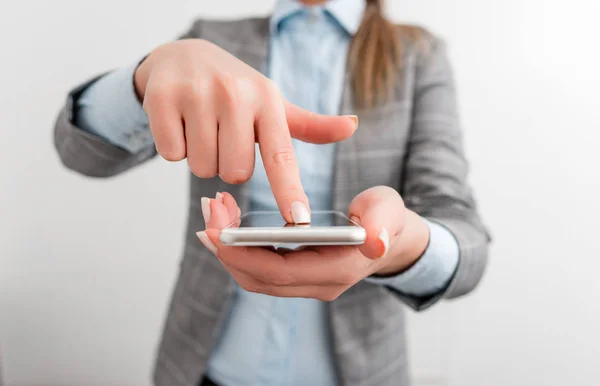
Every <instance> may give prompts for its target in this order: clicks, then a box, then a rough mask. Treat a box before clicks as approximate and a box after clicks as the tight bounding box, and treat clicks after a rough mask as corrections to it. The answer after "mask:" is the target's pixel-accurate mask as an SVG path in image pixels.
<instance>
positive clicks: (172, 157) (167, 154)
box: [156, 149, 185, 162]
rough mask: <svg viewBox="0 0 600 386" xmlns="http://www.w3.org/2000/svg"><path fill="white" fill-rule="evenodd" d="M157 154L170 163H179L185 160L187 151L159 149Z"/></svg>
mask: <svg viewBox="0 0 600 386" xmlns="http://www.w3.org/2000/svg"><path fill="white" fill-rule="evenodd" d="M156 152H157V153H158V154H159V155H160V156H161V157H162V158H164V159H165V160H166V161H169V162H178V161H181V160H182V159H184V158H185V149H157V150H156Z"/></svg>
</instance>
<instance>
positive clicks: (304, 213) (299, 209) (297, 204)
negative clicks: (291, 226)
mask: <svg viewBox="0 0 600 386" xmlns="http://www.w3.org/2000/svg"><path fill="white" fill-rule="evenodd" d="M292 219H293V220H294V222H295V223H296V224H308V223H310V212H309V211H308V208H307V207H306V204H305V203H303V202H302V201H294V202H292Z"/></svg>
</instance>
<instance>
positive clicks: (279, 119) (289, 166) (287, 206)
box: [256, 90, 310, 223]
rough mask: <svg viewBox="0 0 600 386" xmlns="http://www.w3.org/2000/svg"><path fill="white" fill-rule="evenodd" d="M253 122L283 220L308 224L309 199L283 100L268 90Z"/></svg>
mask: <svg viewBox="0 0 600 386" xmlns="http://www.w3.org/2000/svg"><path fill="white" fill-rule="evenodd" d="M269 92H270V93H271V96H270V97H269V98H267V102H268V103H265V104H264V105H263V106H262V107H261V109H260V112H259V115H258V116H257V119H256V137H257V141H258V145H259V148H260V154H261V158H262V161H263V164H264V166H265V171H266V172H267V177H268V179H269V184H270V185H271V190H272V191H273V196H274V197H275V201H277V206H278V207H279V211H280V212H281V215H282V216H283V218H284V219H285V220H286V221H287V222H289V223H309V222H310V210H309V205H308V197H307V196H306V193H304V188H303V187H302V182H301V181H300V171H299V168H298V161H297V160H296V154H295V151H294V147H293V145H292V137H291V135H290V130H289V128H288V125H287V120H286V116H285V107H284V102H283V98H281V97H280V96H279V95H278V92H277V91H276V90H275V91H269Z"/></svg>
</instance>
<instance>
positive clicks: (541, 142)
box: [0, 0, 600, 386]
mask: <svg viewBox="0 0 600 386" xmlns="http://www.w3.org/2000/svg"><path fill="white" fill-rule="evenodd" d="M388 3H389V7H388V8H389V10H390V12H391V15H392V16H393V18H394V19H395V20H398V21H412V22H417V23H419V24H423V25H426V26H428V27H429V28H430V29H432V30H433V31H435V32H436V33H437V34H439V35H441V36H443V37H444V38H445V39H446V40H447V42H448V43H449V47H450V54H451V59H452V62H453V63H454V66H455V69H456V74H457V83H458V86H459V93H460V107H461V112H462V117H463V123H464V129H465V132H466V145H467V151H468V155H469V158H470V160H471V162H472V165H473V166H472V174H471V181H472V183H473V185H474V187H475V189H476V193H477V196H478V198H479V201H480V205H481V209H482V212H483V214H484V216H485V219H486V221H487V223H488V224H489V226H490V228H491V229H492V231H493V235H494V238H495V242H494V244H493V248H492V253H491V261H490V264H489V269H488V271H487V275H486V276H485V279H484V281H483V283H482V285H481V286H480V287H479V290H478V291H477V292H476V293H475V294H473V295H472V296H469V297H467V298H465V299H462V300H461V301H458V302H449V303H445V304H443V305H441V306H439V307H437V308H435V309H433V310H431V311H428V312H426V313H424V314H420V315H410V324H411V328H410V331H409V334H410V337H411V352H412V354H413V373H414V375H415V379H416V380H417V381H418V384H419V385H448V386H449V385H452V386H506V385H510V386H513V385H514V386H520V385H534V386H537V385H573V386H582V385H597V384H599V382H600V380H599V378H600V280H598V271H599V270H600V243H599V242H598V225H597V224H598V223H597V218H598V216H599V214H600V204H599V197H600V182H599V180H600V179H599V177H600V173H599V172H598V169H597V168H598V166H599V165H600V156H599V155H598V154H599V152H600V150H599V148H600V134H599V133H600V101H599V97H600V75H599V73H600V51H599V46H598V44H597V37H598V36H600V23H598V18H599V17H600V5H599V4H600V3H598V2H597V1H591V0H588V1H585V0H571V1H568V2H558V1H550V0H546V1H542V0H538V1H536V0H503V1H489V0H488V1H482V0H394V1H390V2H388ZM392 3H393V4H392ZM272 5H273V1H272V0H271V1H269V0H261V1H258V0H256V1H242V0H239V1H234V0H220V1H208V0H205V1H200V0H195V1H194V0H187V1H185V0H177V1H175V0H171V1H136V0H102V1H78V0H54V1H41V0H38V1H35V0H30V1H11V2H9V1H5V0H2V1H1V2H0V132H1V136H0V349H1V351H2V362H3V367H4V373H5V378H6V381H7V382H8V384H9V385H11V386H12V385H15V386H25V385H27V386H29V385H31V386H34V385H40V386H41V385H44V386H50V385H60V386H75V385H109V386H113V385H115V386H116V385H144V384H148V383H149V372H150V367H151V363H152V359H153V355H154V350H155V345H156V343H157V341H158V337H159V333H160V330H161V327H162V320H163V317H164V311H165V308H166V305H167V301H168V297H169V295H170V290H171V287H172V285H173V282H174V275H175V272H176V267H177V263H178V258H179V252H180V251H181V246H182V241H183V237H182V234H183V226H184V223H185V209H186V198H187V190H186V189H187V178H186V170H185V166H184V165H172V164H168V163H166V162H162V161H160V160H155V161H153V162H151V163H149V164H147V165H145V166H143V167H141V168H139V169H137V170H135V171H133V172H130V173H127V174H125V175H123V176H121V177H118V178H115V179H112V180H92V179H86V178H83V177H80V176H77V175H75V174H73V173H71V172H68V171H66V170H65V169H63V168H62V167H61V166H60V164H59V161H58V159H57V156H56V154H55V152H54V149H53V146H52V133H51V127H52V123H53V119H54V117H55V115H56V113H57V111H58V109H59V107H60V106H61V104H62V103H63V101H64V97H65V94H66V92H67V91H68V89H69V88H70V87H72V86H74V85H75V84H76V83H78V82H80V81H83V80H84V79H86V78H87V77H89V76H90V75H93V74H95V73H98V72H101V71H105V70H107V69H110V68H114V67H118V66H121V65H124V64H130V63H133V62H134V61H135V60H137V59H138V58H140V57H141V56H142V55H144V54H145V53H146V52H147V51H148V50H150V49H151V48H152V47H154V46H155V45H157V44H159V43H161V42H164V41H167V40H169V39H171V38H173V37H175V36H176V35H178V34H179V33H180V32H182V31H183V30H184V29H185V27H186V26H187V25H188V23H189V22H190V21H191V19H192V18H194V17H195V16H198V15H203V16H215V17H216V16H218V17H228V18H232V17H237V16H245V15H250V14H265V13H267V12H268V10H269V9H271V7H272Z"/></svg>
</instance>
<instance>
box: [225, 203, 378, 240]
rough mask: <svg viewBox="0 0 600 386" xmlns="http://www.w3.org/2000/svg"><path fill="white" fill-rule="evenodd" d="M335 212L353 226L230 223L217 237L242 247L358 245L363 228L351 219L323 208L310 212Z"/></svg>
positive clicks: (361, 238) (245, 214) (252, 213)
mask: <svg viewBox="0 0 600 386" xmlns="http://www.w3.org/2000/svg"><path fill="white" fill-rule="evenodd" d="M273 213H279V212H273V211H250V212H246V213H244V214H243V215H242V216H241V217H240V219H241V218H243V217H246V216H250V215H257V214H273ZM318 214H336V215H340V216H342V217H344V218H346V219H348V222H350V223H352V224H354V225H348V226H335V227H329V226H314V227H313V226H311V225H310V224H307V225H295V226H294V227H288V228H282V227H256V228H254V227H244V228H237V227H233V225H234V224H230V225H229V226H227V227H226V228H225V229H223V230H222V231H221V236H220V240H221V243H222V244H223V245H227V246H239V247H241V246H244V247H271V246H272V247H279V246H282V245H287V244H293V245H294V246H323V245H361V244H363V243H364V242H365V240H366V238H367V232H366V231H365V229H364V228H363V227H361V226H360V225H358V224H357V223H356V222H354V221H352V220H351V219H350V218H348V216H346V215H345V214H344V213H342V212H340V211H335V210H322V211H313V215H318Z"/></svg>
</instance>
